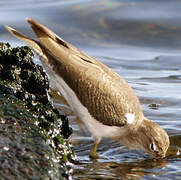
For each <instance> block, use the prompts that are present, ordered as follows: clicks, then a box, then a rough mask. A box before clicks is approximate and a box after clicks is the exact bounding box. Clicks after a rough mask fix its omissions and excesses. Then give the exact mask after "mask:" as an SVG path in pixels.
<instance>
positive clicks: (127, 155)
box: [0, 0, 181, 179]
mask: <svg viewBox="0 0 181 180" xmlns="http://www.w3.org/2000/svg"><path fill="white" fill-rule="evenodd" d="M180 12H181V1H179V0H172V1H170V0H164V1H163V0H150V1H146V0H120V1H118V0H100V1H97V0H87V1H85V0H62V1H58V0H54V1H53V2H52V1H50V0H37V1H34V0H27V1H26V3H25V2H24V1H21V0H14V1H11V0H6V1H4V2H0V38H1V41H9V42H10V43H12V44H13V45H23V44H22V43H21V42H19V41H17V40H16V39H14V38H13V37H12V36H10V34H8V32H7V31H6V30H5V29H4V27H3V24H9V25H11V26H13V27H16V28H17V29H18V30H20V31H21V32H24V33H25V34H31V35H32V36H33V34H32V32H31V31H30V28H29V27H28V25H27V23H26V22H25V17H32V18H34V19H35V20H37V21H39V22H41V23H43V24H44V25H47V26H48V27H49V28H51V29H53V30H54V31H55V32H56V33H57V34H59V35H60V36H61V37H62V38H64V39H65V40H67V41H69V42H71V43H72V44H73V45H75V46H76V47H78V48H79V49H81V50H82V51H83V52H85V53H87V54H88V55H91V56H93V57H95V58H97V59H99V60H100V61H101V62H103V63H104V64H106V65H108V66H109V67H111V68H113V69H114V70H115V71H116V72H118V73H119V74H120V75H121V76H122V77H123V78H125V79H126V80H127V81H128V83H129V84H130V85H131V86H132V87H133V88H134V90H135V91H136V94H137V95H138V96H139V98H140V100H141V103H142V108H143V111H144V113H145V115H146V116H147V117H148V118H149V119H152V120H153V121H155V122H157V123H159V124H160V125H161V126H162V127H163V128H165V129H166V130H167V132H168V133H169V136H170V139H171V147H172V150H171V151H172V155H171V156H169V157H168V158H166V159H163V160H159V161H153V160H151V159H149V157H147V155H145V154H143V153H142V152H140V151H130V150H128V149H127V148H126V147H123V146H121V147H120V145H119V143H117V142H115V141H112V140H107V139H103V140H102V141H101V143H100V145H99V148H98V152H99V154H100V156H101V158H100V159H98V160H91V159H89V150H90V147H91V145H92V140H91V138H90V136H89V134H88V132H87V131H85V133H84V134H85V135H82V134H83V133H81V131H80V129H79V126H78V125H77V122H76V121H75V117H74V116H70V120H71V122H72V127H73V129H74V135H73V137H72V141H73V143H74V145H73V148H74V150H75V152H76V154H77V156H78V162H77V164H76V165H75V172H74V177H73V179H139V178H142V179H181V169H180V166H181V159H180V157H181V156H180V155H176V154H177V150H179V149H180V148H181V95H180V94H181V13H180ZM56 105H57V106H58V107H60V106H61V104H59V103H58V104H56Z"/></svg>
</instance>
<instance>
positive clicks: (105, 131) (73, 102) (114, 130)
mask: <svg viewBox="0 0 181 180" xmlns="http://www.w3.org/2000/svg"><path fill="white" fill-rule="evenodd" d="M53 78H55V79H54V81H53V83H55V84H53V86H54V87H56V89H57V90H58V91H60V92H61V94H62V96H63V97H64V98H65V99H66V101H67V103H68V104H69V106H70V108H71V109H72V111H73V113H74V114H75V115H76V116H77V117H78V118H79V119H80V120H81V121H82V122H83V123H84V125H85V126H86V128H87V129H88V131H89V132H90V133H91V134H92V136H93V137H94V138H99V139H100V138H101V137H108V138H115V137H117V136H119V137H120V136H121V134H122V133H125V132H124V130H123V129H122V128H120V127H116V126H107V125H103V124H102V123H99V122H98V121H97V120H95V119H94V118H93V117H92V116H91V115H90V113H89V112H88V110H87V108H86V107H84V106H83V105H82V104H81V102H80V101H79V99H78V98H77V96H76V95H75V93H74V92H73V91H72V89H71V88H70V87H69V86H68V85H67V84H66V83H65V81H64V80H63V79H62V78H61V77H59V76H57V75H55V74H54V77H53ZM120 130H121V131H120Z"/></svg>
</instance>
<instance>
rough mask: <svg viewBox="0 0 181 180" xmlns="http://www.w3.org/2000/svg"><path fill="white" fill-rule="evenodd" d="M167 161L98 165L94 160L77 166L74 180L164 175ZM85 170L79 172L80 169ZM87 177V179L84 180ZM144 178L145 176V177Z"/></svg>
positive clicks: (138, 177)
mask: <svg viewBox="0 0 181 180" xmlns="http://www.w3.org/2000/svg"><path fill="white" fill-rule="evenodd" d="M167 163H168V162H167V160H166V159H162V160H155V161H153V160H151V159H148V160H140V161H136V162H124V163H115V162H105V163H100V162H98V161H96V160H94V161H92V162H91V163H89V164H81V163H80V164H78V165H77V168H78V169H76V170H75V173H74V179H94V178H95V179H117V178H119V177H120V178H121V179H122V178H123V179H124V178H126V179H140V178H141V177H142V176H145V175H151V176H153V175H164V174H166V171H165V170H164V167H165V166H166V165H167ZM79 166H80V167H82V168H84V166H86V168H85V169H84V170H83V171H81V168H80V167H79ZM86 177H87V178H86ZM145 178H146V176H145Z"/></svg>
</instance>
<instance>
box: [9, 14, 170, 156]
mask: <svg viewBox="0 0 181 180" xmlns="http://www.w3.org/2000/svg"><path fill="white" fill-rule="evenodd" d="M27 21H28V23H29V24H30V26H31V28H32V29H33V31H34V32H35V34H36V36H37V38H38V41H36V40H33V39H31V38H29V37H26V36H25V35H23V34H20V33H19V32H17V31H16V30H15V29H13V28H11V27H9V26H6V28H7V30H8V31H9V32H10V33H11V34H13V35H14V36H15V37H16V38H18V39H20V40H22V41H23V42H25V43H26V44H27V45H28V46H30V47H31V48H32V49H33V50H34V51H35V52H36V53H37V54H38V55H39V57H40V60H41V61H42V63H43V65H44V67H45V69H46V70H47V72H48V74H49V76H50V82H51V84H52V86H53V88H54V89H55V90H57V91H60V92H61V94H62V96H63V97H64V98H65V100H66V101H67V102H68V104H69V106H70V108H71V109H72V111H73V113H74V114H75V115H76V116H77V117H78V118H79V119H80V120H81V121H82V122H83V123H84V125H85V126H86V128H87V129H88V131H90V133H91V134H92V136H93V138H94V144H93V146H92V148H91V151H90V157H92V158H98V155H97V146H98V144H99V142H100V140H101V138H102V137H107V138H112V139H115V140H117V141H119V142H120V144H122V145H125V146H128V147H129V148H131V149H142V150H144V151H145V152H147V153H149V154H151V155H152V156H154V157H156V158H157V157H159V158H160V157H165V155H166V151H167V149H168V146H169V137H168V134H167V133H166V131H165V130H164V129H163V128H162V127H161V126H159V125H158V124H156V123H154V122H152V121H150V120H148V119H147V118H146V117H145V116H144V114H143V112H142V110H141V105H140V102H139V100H138V98H137V96H136V94H135V93H134V91H133V89H132V88H131V87H130V86H129V85H128V84H127V82H126V81H125V80H124V79H122V78H121V77H120V76H119V75H118V74H117V73H115V72H114V71H113V70H112V69H110V68H109V67H107V66H105V65H104V64H102V63H101V62H99V61H97V60H95V59H94V58H92V57H90V56H87V55H85V54H84V53H82V52H81V51H79V50H78V49H76V48H75V47H74V46H72V45H71V44H69V43H68V42H66V41H64V40H63V39H62V38H60V37H59V36H57V35H56V34H55V33H53V32H52V31H51V30H49V29H48V28H46V27H45V26H43V25H41V24H39V23H38V22H36V21H34V20H32V19H30V18H27Z"/></svg>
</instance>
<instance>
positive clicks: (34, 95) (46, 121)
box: [0, 43, 74, 180]
mask: <svg viewBox="0 0 181 180" xmlns="http://www.w3.org/2000/svg"><path fill="white" fill-rule="evenodd" d="M32 59H33V53H32V51H31V50H30V49H29V48H28V47H27V46H24V47H17V48H11V46H10V45H9V44H4V43H0V179H9V180H12V179H19V180H21V179H23V180H25V179H42V180H46V179H52V180H56V179H71V175H72V168H73V162H74V154H73V151H72V150H71V148H70V145H69V144H68V142H67V140H66V139H65V138H64V137H66V138H68V137H69V135H70V134H71V132H72V130H71V128H69V125H68V121H67V118H66V117H65V116H63V115H61V114H60V113H59V111H58V110H57V109H55V108H54V107H53V105H52V103H51V102H50V100H49V99H50V98H49V83H48V78H47V75H46V74H45V72H44V71H43V69H42V67H41V66H39V65H35V64H34V63H33V61H32Z"/></svg>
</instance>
